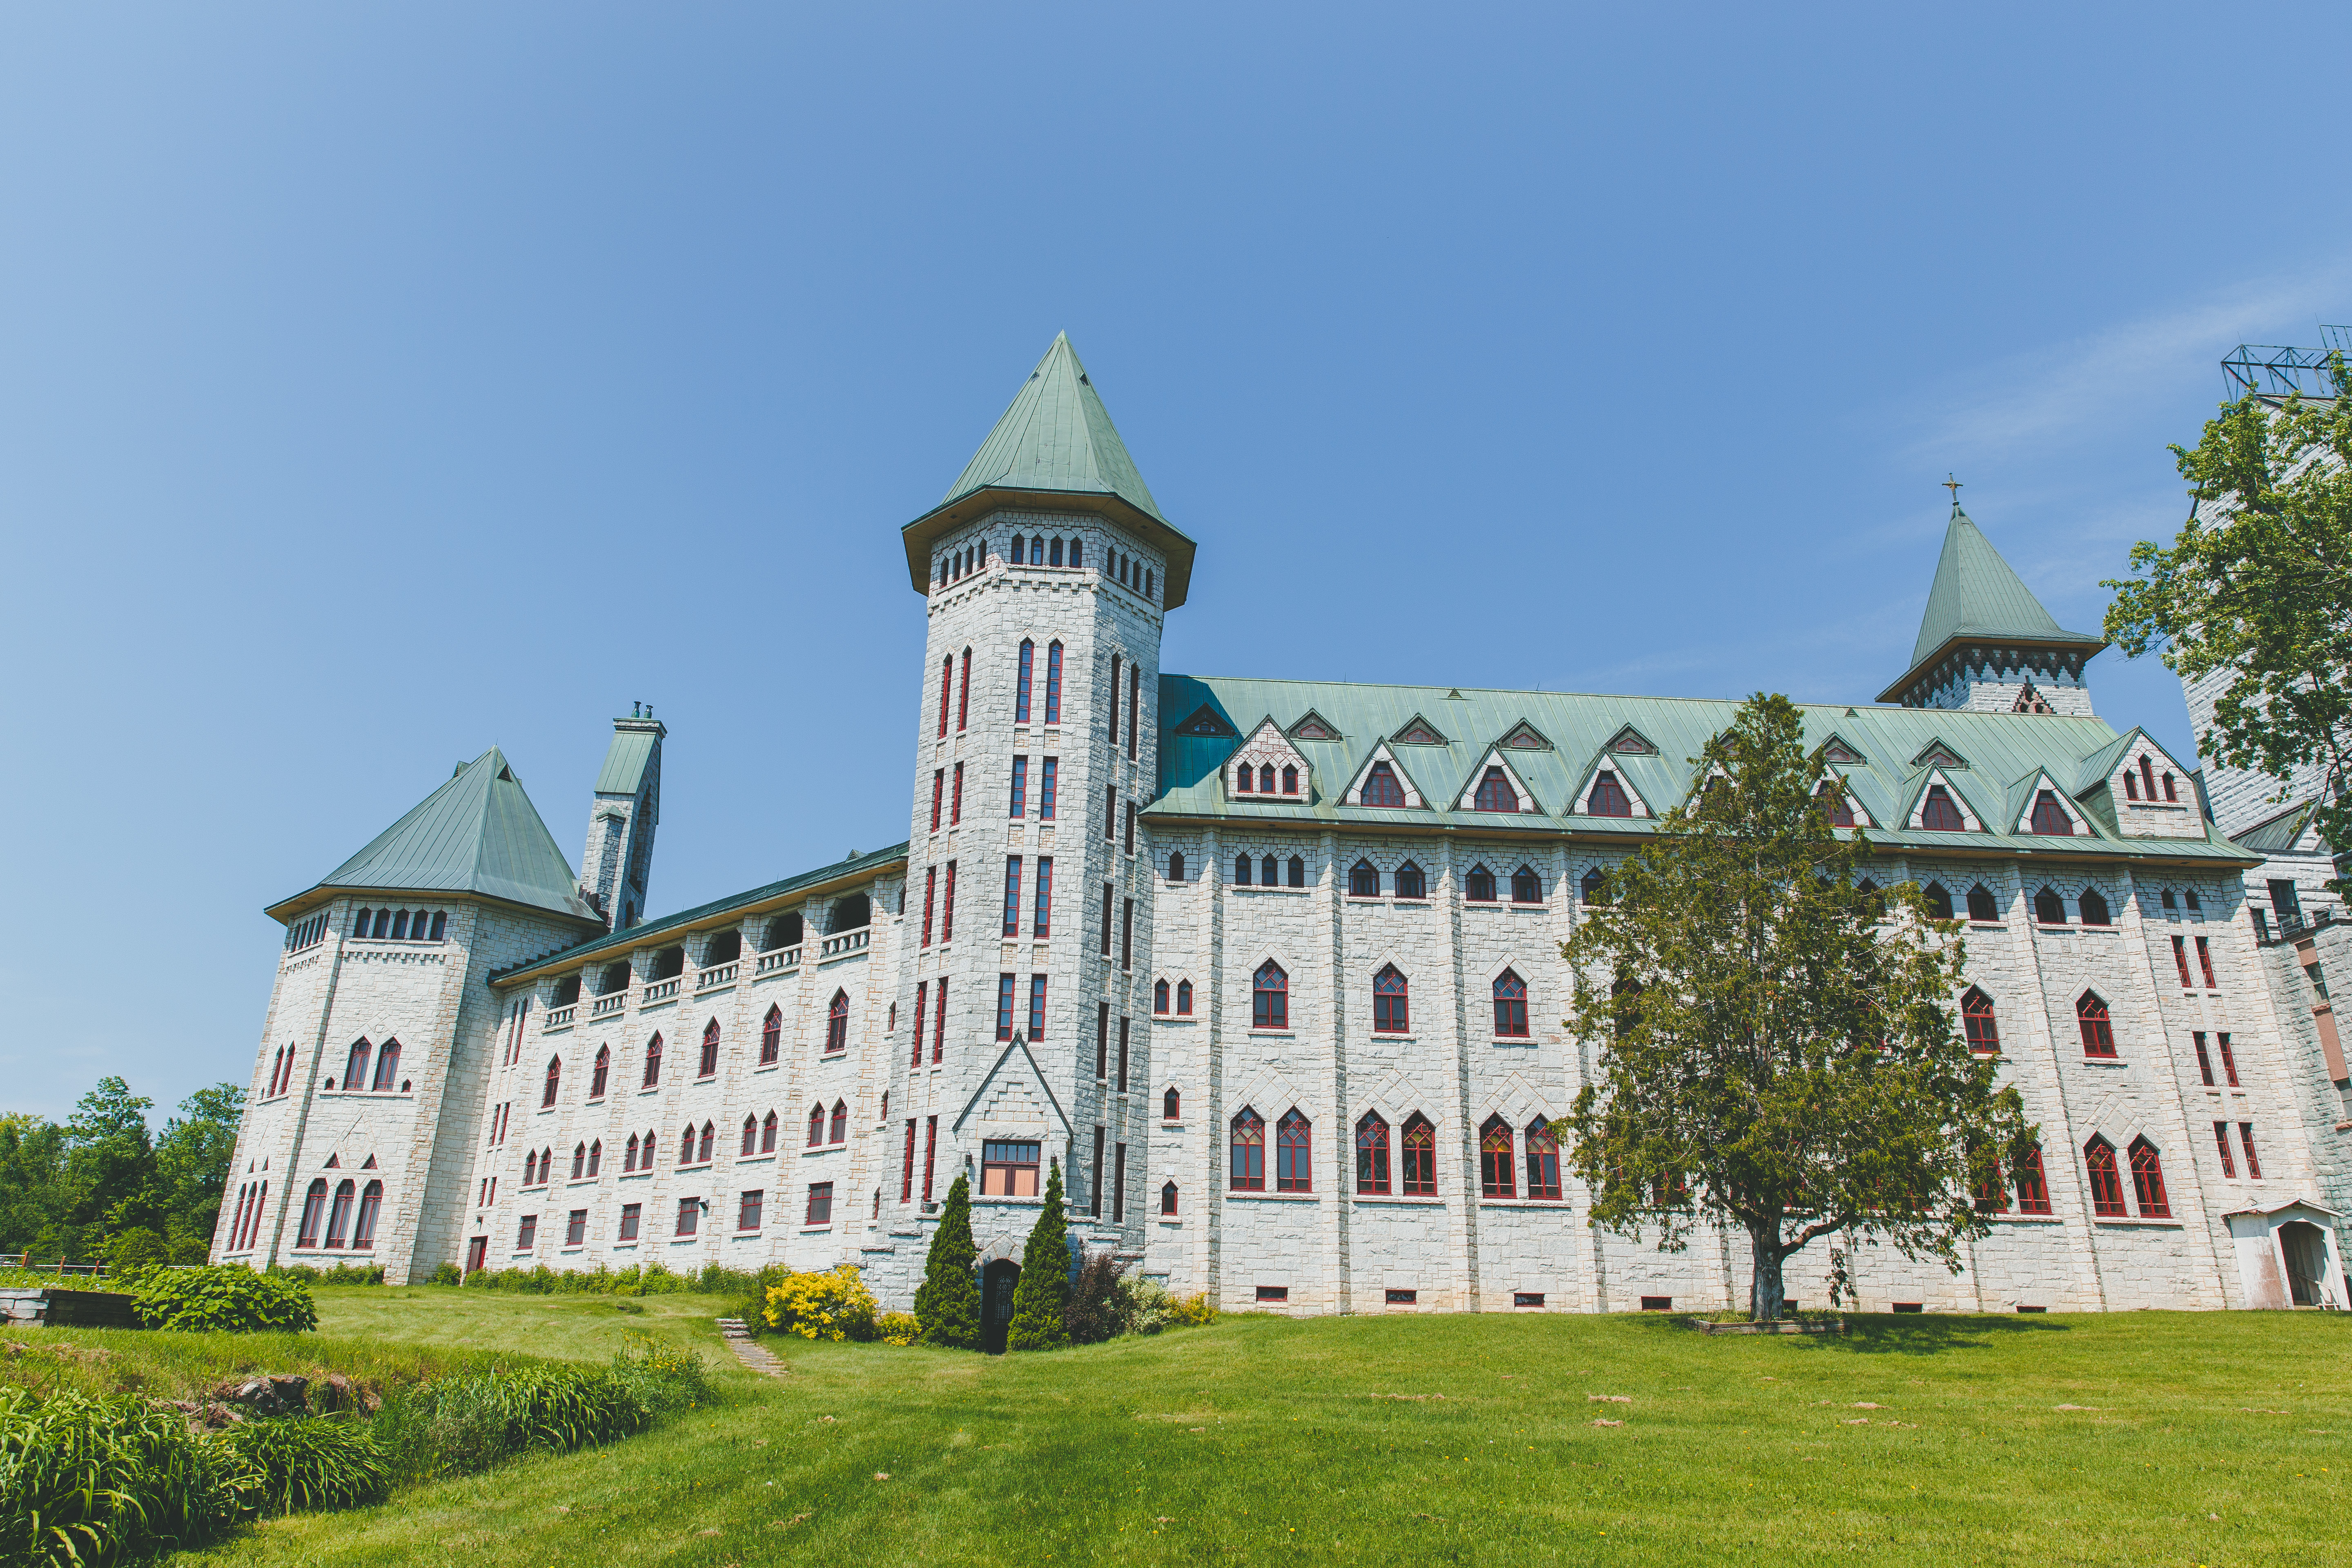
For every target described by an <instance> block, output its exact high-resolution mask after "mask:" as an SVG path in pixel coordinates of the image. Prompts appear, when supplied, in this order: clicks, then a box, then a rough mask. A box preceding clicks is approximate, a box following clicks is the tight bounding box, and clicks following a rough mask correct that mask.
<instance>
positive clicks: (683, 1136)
mask: <svg viewBox="0 0 2352 1568" xmlns="http://www.w3.org/2000/svg"><path fill="white" fill-rule="evenodd" d="M677 1163H679V1164H681V1165H691V1164H693V1163H694V1123H693V1122H691V1121H689V1122H688V1123H687V1124H686V1125H685V1126H684V1127H682V1128H680V1129H679V1130H678V1134H677Z"/></svg>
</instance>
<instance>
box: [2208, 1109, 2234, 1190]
mask: <svg viewBox="0 0 2352 1568" xmlns="http://www.w3.org/2000/svg"><path fill="white" fill-rule="evenodd" d="M2213 1147H2214V1149H2215V1150H2216V1151H2217V1152H2219V1153H2220V1154H2221V1176H2222V1179H2223V1180H2224V1181H2231V1182H2234V1181H2236V1180H2237V1179H2238V1162H2237V1159H2236V1157H2235V1156H2234V1155H2232V1154H2231V1152H2230V1124H2229V1123H2228V1122H2226V1121H2216V1122H2215V1123H2213Z"/></svg>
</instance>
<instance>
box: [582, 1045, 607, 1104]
mask: <svg viewBox="0 0 2352 1568" xmlns="http://www.w3.org/2000/svg"><path fill="white" fill-rule="evenodd" d="M612 1071H613V1047H610V1046H598V1047H596V1065H595V1068H594V1069H593V1071H592V1072H591V1073H590V1074H589V1077H588V1098H589V1099H591V1100H602V1099H604V1080H605V1079H607V1078H609V1077H610V1076H611V1075H612Z"/></svg>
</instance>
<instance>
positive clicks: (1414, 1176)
mask: <svg viewBox="0 0 2352 1568" xmlns="http://www.w3.org/2000/svg"><path fill="white" fill-rule="evenodd" d="M1403 1174H1404V1189H1403V1190H1404V1195H1405V1196H1406V1197H1409V1198H1433V1197H1435V1196H1436V1195H1437V1129H1436V1128H1434V1127H1433V1126H1431V1125H1430V1123H1429V1118H1427V1117H1426V1116H1423V1115H1422V1114H1421V1113H1420V1112H1419V1111H1415V1112H1414V1113H1413V1114H1412V1115H1411V1116H1409V1117H1407V1118H1405V1123H1404V1173H1403Z"/></svg>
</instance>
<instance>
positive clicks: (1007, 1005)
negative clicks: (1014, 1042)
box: [996, 974, 1019, 1040]
mask: <svg viewBox="0 0 2352 1568" xmlns="http://www.w3.org/2000/svg"><path fill="white" fill-rule="evenodd" d="M1018 978H1019V977H1018V976H1017V975H1012V974H999V975H998V976H997V977H996V1037H997V1038H998V1039H1000V1040H1009V1039H1011V1038H1012V1037H1013V983H1014V982H1015V981H1016V980H1017V979H1018Z"/></svg>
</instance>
